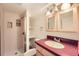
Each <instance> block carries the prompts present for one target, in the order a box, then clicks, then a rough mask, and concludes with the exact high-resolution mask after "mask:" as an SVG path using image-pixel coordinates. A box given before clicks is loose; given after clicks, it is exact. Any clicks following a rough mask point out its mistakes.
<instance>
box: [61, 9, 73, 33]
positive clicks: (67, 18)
mask: <svg viewBox="0 0 79 59" xmlns="http://www.w3.org/2000/svg"><path fill="white" fill-rule="evenodd" d="M73 29H74V27H73V10H69V11H67V12H64V13H61V30H62V31H73Z"/></svg>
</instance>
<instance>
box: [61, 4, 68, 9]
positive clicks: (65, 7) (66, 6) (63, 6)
mask: <svg viewBox="0 0 79 59" xmlns="http://www.w3.org/2000/svg"><path fill="white" fill-rule="evenodd" d="M69 8H70V4H69V3H64V4H62V6H61V10H66V9H69Z"/></svg>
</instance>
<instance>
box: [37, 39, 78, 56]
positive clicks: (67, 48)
mask: <svg viewBox="0 0 79 59" xmlns="http://www.w3.org/2000/svg"><path fill="white" fill-rule="evenodd" d="M47 40H48V39H42V40H39V41H36V43H37V44H38V45H40V46H42V47H44V48H45V49H47V50H49V51H51V53H56V54H58V55H60V56H78V47H77V46H73V45H71V44H67V43H63V42H60V43H62V44H63V45H64V48H63V49H57V48H52V47H49V46H47V45H46V44H45V43H44V42H45V41H47Z"/></svg>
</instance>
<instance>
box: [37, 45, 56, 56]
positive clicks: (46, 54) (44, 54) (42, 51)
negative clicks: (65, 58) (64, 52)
mask: <svg viewBox="0 0 79 59" xmlns="http://www.w3.org/2000/svg"><path fill="white" fill-rule="evenodd" d="M36 50H37V51H38V52H39V53H40V54H39V55H41V56H56V55H55V54H53V53H51V52H49V51H47V50H46V49H44V48H42V47H41V46H39V45H37V44H36Z"/></svg>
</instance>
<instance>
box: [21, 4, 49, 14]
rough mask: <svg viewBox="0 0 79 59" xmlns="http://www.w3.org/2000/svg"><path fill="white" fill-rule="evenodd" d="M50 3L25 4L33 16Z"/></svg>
mask: <svg viewBox="0 0 79 59" xmlns="http://www.w3.org/2000/svg"><path fill="white" fill-rule="evenodd" d="M47 4H48V3H26V4H23V6H24V7H25V8H26V9H27V10H28V11H29V13H30V14H31V16H34V15H37V14H38V13H40V12H41V9H42V8H44V7H45V6H46V5H47Z"/></svg>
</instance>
